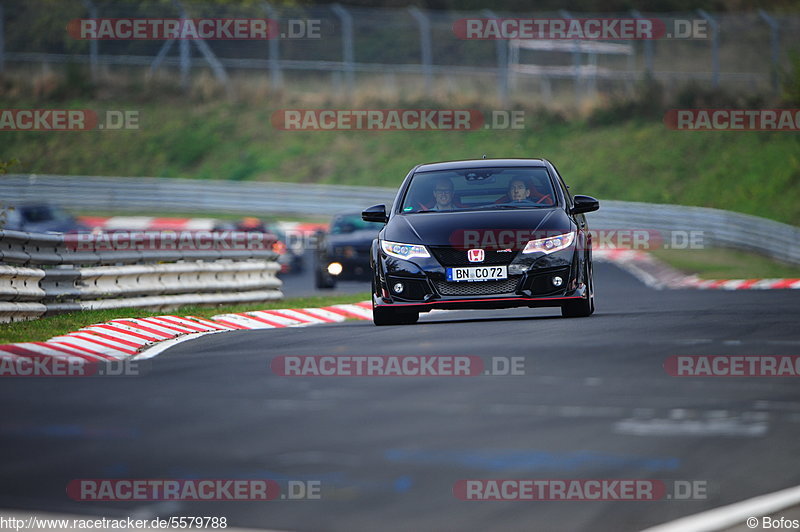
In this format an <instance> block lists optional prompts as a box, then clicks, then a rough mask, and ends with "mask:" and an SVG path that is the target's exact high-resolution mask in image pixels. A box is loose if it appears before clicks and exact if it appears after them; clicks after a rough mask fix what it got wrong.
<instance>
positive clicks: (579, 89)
mask: <svg viewBox="0 0 800 532" xmlns="http://www.w3.org/2000/svg"><path fill="white" fill-rule="evenodd" d="M558 14H559V15H561V16H562V17H564V18H566V19H571V18H572V15H571V14H570V12H569V11H567V10H566V9H559V10H558ZM572 42H573V44H574V46H575V49H574V51H573V52H572V68H573V71H574V73H575V74H574V76H575V82H574V83H575V102H576V103H577V105H578V107H580V105H581V101H582V99H583V76H581V51H580V50H581V48H580V41H579V40H578V39H573V41H572Z"/></svg>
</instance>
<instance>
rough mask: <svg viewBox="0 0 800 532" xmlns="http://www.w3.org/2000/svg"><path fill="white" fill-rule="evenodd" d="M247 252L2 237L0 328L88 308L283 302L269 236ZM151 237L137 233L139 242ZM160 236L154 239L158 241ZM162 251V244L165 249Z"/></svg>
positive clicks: (249, 237)
mask: <svg viewBox="0 0 800 532" xmlns="http://www.w3.org/2000/svg"><path fill="white" fill-rule="evenodd" d="M230 235H231V237H232V239H233V240H235V239H236V238H237V237H239V238H240V240H241V241H242V242H254V241H256V240H257V241H258V243H259V246H258V247H254V248H253V249H247V248H243V249H238V248H237V249H179V246H178V245H177V243H175V246H173V247H175V248H176V249H164V248H162V247H160V243H159V240H158V239H153V240H150V241H149V242H151V243H152V242H155V243H156V247H157V248H156V249H134V248H135V247H136V246H135V245H132V242H133V243H135V240H134V239H135V238H136V237H131V240H129V241H124V240H123V239H117V240H115V241H114V246H115V247H113V246H112V247H109V245H108V244H109V241H108V240H103V239H96V240H94V239H92V238H88V237H86V236H85V235H84V237H83V238H81V239H80V240H78V237H77V235H72V234H52V235H50V234H35V233H24V232H19V231H0V262H2V263H3V264H0V322H9V321H20V320H26V319H35V318H38V317H40V316H42V315H45V314H57V313H61V312H70V311H77V310H89V309H110V308H124V307H138V308H155V309H165V308H174V307H177V306H181V305H201V304H223V303H224V304H236V303H246V302H257V301H268V300H273V299H279V298H281V297H282V293H281V290H280V288H281V281H280V280H279V279H278V278H277V277H276V273H277V272H278V271H279V269H280V266H279V265H278V263H277V262H276V260H275V259H276V258H277V254H276V253H275V252H274V251H272V249H271V244H272V240H271V237H270V236H267V235H261V234H260V233H259V234H257V235H254V234H253V233H230ZM142 236H149V235H148V234H147V233H143V232H142V233H139V237H142ZM159 236H160V235H159ZM253 236H258V237H259V238H258V239H255V238H253ZM167 247H168V246H167Z"/></svg>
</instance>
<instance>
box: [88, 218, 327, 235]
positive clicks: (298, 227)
mask: <svg viewBox="0 0 800 532" xmlns="http://www.w3.org/2000/svg"><path fill="white" fill-rule="evenodd" d="M78 220H79V221H80V222H81V223H83V224H85V225H87V226H89V227H90V228H92V229H99V230H102V231H213V230H214V228H215V227H217V226H218V225H219V223H220V221H219V220H217V219H215V218H169V217H156V216H79V217H78ZM278 226H279V227H280V228H281V229H282V230H283V231H285V232H293V233H295V234H300V233H302V234H309V233H313V232H315V231H320V230H321V231H324V230H327V229H328V224H326V223H315V222H278Z"/></svg>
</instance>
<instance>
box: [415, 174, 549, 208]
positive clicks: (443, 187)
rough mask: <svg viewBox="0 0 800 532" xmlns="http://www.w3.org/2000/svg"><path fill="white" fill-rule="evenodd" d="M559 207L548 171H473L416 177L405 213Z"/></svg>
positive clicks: (419, 175) (418, 175) (417, 175)
mask: <svg viewBox="0 0 800 532" xmlns="http://www.w3.org/2000/svg"><path fill="white" fill-rule="evenodd" d="M555 204H556V203H555V194H554V193H553V186H552V184H551V181H550V176H549V174H548V173H547V169H546V168H542V167H530V166H526V167H507V168H469V169H458V170H446V171H436V172H419V173H417V174H415V175H414V177H413V178H412V181H411V184H410V186H409V188H408V191H407V193H406V195H405V199H404V201H403V206H402V212H403V213H422V212H437V211H464V210H478V209H479V210H501V209H536V208H542V207H552V206H554V205H555Z"/></svg>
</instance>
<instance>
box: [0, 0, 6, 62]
mask: <svg viewBox="0 0 800 532" xmlns="http://www.w3.org/2000/svg"><path fill="white" fill-rule="evenodd" d="M5 69H6V17H5V13H4V12H3V4H0V74H2V73H3V71H5Z"/></svg>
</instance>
